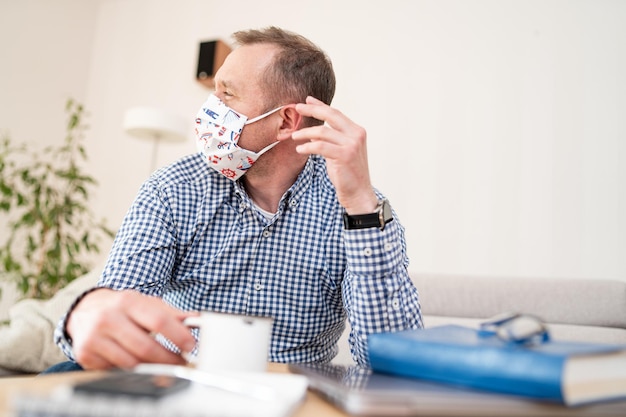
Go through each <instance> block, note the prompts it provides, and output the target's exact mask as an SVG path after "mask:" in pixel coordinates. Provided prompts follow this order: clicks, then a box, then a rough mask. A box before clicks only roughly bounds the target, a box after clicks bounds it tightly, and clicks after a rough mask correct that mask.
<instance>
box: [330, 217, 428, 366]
mask: <svg viewBox="0 0 626 417" xmlns="http://www.w3.org/2000/svg"><path fill="white" fill-rule="evenodd" d="M344 243H345V248H346V257H347V270H346V274H345V277H344V280H343V287H342V291H343V299H344V303H345V306H346V310H347V312H348V320H349V323H350V326H351V328H352V329H351V332H350V338H349V342H350V349H351V353H352V358H353V359H354V361H355V362H356V363H358V364H359V365H364V366H368V365H369V359H368V354H367V336H368V335H370V334H373V333H381V332H395V331H400V330H405V329H417V328H422V327H423V324H422V314H421V310H420V304H419V297H418V292H417V288H416V287H415V285H414V284H413V281H411V278H410V277H409V274H408V271H407V267H408V257H407V254H406V242H405V238H404V228H403V227H402V225H401V224H400V223H399V221H398V220H397V218H395V216H394V220H393V221H391V222H390V223H388V224H387V225H386V226H385V228H384V230H382V231H381V230H380V229H378V228H376V227H372V228H367V229H357V230H344Z"/></svg>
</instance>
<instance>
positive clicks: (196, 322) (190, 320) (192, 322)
mask: <svg viewBox="0 0 626 417" xmlns="http://www.w3.org/2000/svg"><path fill="white" fill-rule="evenodd" d="M183 324H184V325H185V326H187V327H194V328H199V327H200V326H201V325H202V317H201V316H191V317H187V318H186V319H185V320H183Z"/></svg>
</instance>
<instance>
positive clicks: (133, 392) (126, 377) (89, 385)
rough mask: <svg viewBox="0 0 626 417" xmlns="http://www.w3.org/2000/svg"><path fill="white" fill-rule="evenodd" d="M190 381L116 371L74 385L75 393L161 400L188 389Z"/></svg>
mask: <svg viewBox="0 0 626 417" xmlns="http://www.w3.org/2000/svg"><path fill="white" fill-rule="evenodd" d="M189 384H190V381H189V380H187V379H183V378H179V377H176V376H172V375H150V374H140V373H135V372H130V371H114V372H113V373H110V374H107V375H105V376H103V377H101V378H98V379H94V380H91V381H86V382H79V383H77V384H75V385H74V387H73V389H74V392H75V393H83V394H98V395H111V396H128V397H135V398H136V397H148V398H153V399H154V398H161V397H163V396H165V395H168V394H172V393H174V392H178V391H180V390H182V389H184V388H187V387H188V386H189Z"/></svg>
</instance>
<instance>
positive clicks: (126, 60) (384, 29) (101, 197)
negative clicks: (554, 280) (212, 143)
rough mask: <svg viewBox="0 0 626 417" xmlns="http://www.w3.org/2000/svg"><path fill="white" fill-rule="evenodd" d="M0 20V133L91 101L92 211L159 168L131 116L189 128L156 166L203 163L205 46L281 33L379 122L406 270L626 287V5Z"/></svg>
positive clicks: (245, 10) (48, 10)
mask: <svg viewBox="0 0 626 417" xmlns="http://www.w3.org/2000/svg"><path fill="white" fill-rule="evenodd" d="M55 7H56V9H55ZM28 8H36V10H37V12H36V13H33V11H32V10H29V11H28V13H26V11H27V9H28ZM16 10H17V12H15V11H16ZM7 11H9V12H11V13H13V15H14V16H13V17H10V18H9V17H6V15H7V14H6V12H7ZM75 15H76V16H78V17H79V19H74V18H73V16H75ZM0 16H2V17H0V19H2V20H0V39H1V40H0V42H2V43H0V45H2V57H1V58H0V59H2V61H3V65H1V66H0V86H1V87H2V90H1V92H0V109H2V114H0V128H3V127H7V128H9V129H10V130H11V131H12V132H13V133H15V134H14V136H18V134H19V135H20V136H22V135H26V134H27V133H28V132H30V131H29V130H28V129H30V127H31V126H34V120H38V119H37V117H34V113H33V111H32V110H31V109H35V108H41V106H42V103H46V104H47V106H46V105H44V106H45V107H46V108H47V107H50V108H51V109H52V110H50V112H51V113H50V119H49V120H48V121H47V122H46V123H48V122H49V123H50V124H51V125H55V124H57V121H56V120H57V119H58V114H56V113H59V111H57V109H59V108H61V107H55V106H59V103H62V100H61V98H62V97H64V96H65V95H66V94H73V95H75V96H77V97H78V98H84V100H85V104H86V105H87V107H88V108H89V110H90V112H91V113H92V117H91V119H90V125H91V129H90V131H89V137H88V152H89V154H90V156H91V165H90V167H89V169H90V172H91V173H92V174H93V175H95V176H96V177H97V178H98V179H99V181H100V183H101V186H100V188H99V189H98V192H97V195H96V196H95V198H94V207H95V208H96V210H97V212H98V213H99V214H101V215H105V216H106V217H107V218H108V219H109V220H110V223H111V224H112V225H114V226H117V225H119V222H120V221H121V219H122V217H123V215H124V213H125V211H126V209H127V208H128V206H129V204H130V203H131V201H132V199H133V197H134V196H135V193H136V191H137V188H138V187H139V185H140V183H141V182H142V181H143V180H144V179H145V177H146V176H147V174H148V170H149V166H150V152H151V144H150V143H149V142H148V141H142V140H139V139H135V138H132V137H130V136H129V135H127V134H126V133H124V132H123V130H122V127H121V123H122V117H123V113H124V111H125V110H126V109H127V108H129V107H131V106H135V105H153V106H159V107H163V108H165V109H168V110H170V111H172V112H175V113H178V114H180V115H182V116H185V117H189V120H190V128H189V140H188V142H187V143H184V144H164V145H163V146H161V148H160V149H159V155H158V161H159V164H166V163H169V162H170V161H173V160H174V159H176V158H178V157H180V156H182V155H184V154H186V153H188V152H192V151H193V149H194V146H193V141H192V124H191V122H192V120H193V117H194V115H195V112H196V110H197V108H198V106H199V105H200V104H201V103H202V101H203V100H204V99H205V97H206V95H207V94H208V93H209V91H208V90H207V89H205V88H204V87H202V86H201V85H200V84H198V83H197V82H196V81H195V80H194V74H195V66H196V59H197V48H198V44H199V42H200V41H203V40H211V39H216V38H222V39H224V40H228V39H229V38H228V36H229V35H230V33H231V32H233V31H235V30H238V29H245V28H249V27H263V26H267V25H270V24H272V25H278V26H282V27H284V28H286V29H291V30H294V31H297V32H300V33H302V34H303V35H305V36H307V37H309V38H310V39H311V40H313V41H314V42H316V43H318V44H319V45H320V46H321V47H322V48H323V49H325V50H326V51H327V52H328V53H329V55H330V56H331V58H332V59H333V61H334V64H335V68H336V72H337V77H338V89H337V95H336V98H335V101H334V105H335V106H337V107H338V108H340V109H341V110H343V111H344V112H345V113H346V114H348V115H349V116H350V117H352V118H353V119H354V120H355V121H358V122H359V123H361V124H362V125H364V126H365V127H366V128H367V129H368V132H369V133H368V135H369V154H370V168H371V170H372V176H373V179H374V181H375V183H376V185H377V186H378V187H379V188H380V189H381V190H382V191H383V192H385V193H386V194H387V195H388V196H389V197H390V199H391V201H392V204H393V205H394V207H395V208H396V210H397V212H398V214H399V215H400V218H401V220H402V222H403V224H404V225H405V226H406V229H407V237H408V244H409V255H410V257H411V269H412V270H415V271H420V272H445V273H466V274H482V275H516V276H529V275H532V276H551V277H581V278H582V277H591V278H614V279H620V280H626V261H624V254H625V253H626V216H625V215H623V213H624V212H625V211H626V163H624V157H625V155H626V140H625V139H626V117H624V115H625V114H626V77H625V76H624V74H625V73H626V25H624V24H623V23H624V22H625V21H626V2H623V1H619V0H614V1H607V0H589V1H546V0H542V1H529V0H518V1H503V0H493V1H467V0H456V1H411V0H406V1H402V0H388V1H386V2H384V3H378V2H364V1H361V0H344V1H336V0H317V1H300V2H293V1H286V0H272V1H265V2H255V1H244V0H229V1H228V2H226V1H209V0H175V1H174V0H172V1H151V0H100V1H95V0H93V1H91V2H85V1H81V0H75V1H70V0H65V1H60V0H55V1H52V2H51V1H49V0H38V1H35V0H31V1H28V2H24V1H22V2H10V1H7V0H0ZM50 16H51V17H52V18H51V17H50ZM33 19H35V20H36V23H37V24H34V23H33ZM76 20H78V21H76ZM35 40H42V41H44V43H45V48H44V50H43V52H42V54H43V56H41V58H35V57H33V55H32V53H31V52H30V51H31V50H32V44H33V43H34V42H35ZM5 49H8V51H9V53H8V54H6V53H5ZM7 56H8V57H9V59H8V60H6V62H7V63H8V64H9V65H8V67H7V65H5V64H4V62H5V59H6V57H7ZM37 56H38V57H39V55H37ZM68 57H72V59H73V60H74V62H75V63H74V64H69V65H68V64H66V63H65V61H67V60H68ZM35 59H37V65H38V68H41V71H38V74H41V73H43V74H46V76H45V78H43V79H42V78H41V76H39V75H38V74H34V73H33V70H31V68H32V66H33V61H34V60H35ZM60 105H61V106H62V104H60ZM36 114H37V115H40V114H41V112H37V113H36ZM52 116H54V117H52ZM38 126H39V124H38ZM57 130H58V129H57ZM51 131H52V128H51ZM37 139H38V140H50V139H51V138H48V137H46V136H45V135H43V136H39V135H38V137H37Z"/></svg>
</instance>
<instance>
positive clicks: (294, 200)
mask: <svg viewBox="0 0 626 417" xmlns="http://www.w3.org/2000/svg"><path fill="white" fill-rule="evenodd" d="M289 205H290V206H291V207H295V206H297V205H298V200H296V199H295V198H294V199H293V200H291V201H290V202H289Z"/></svg>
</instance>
